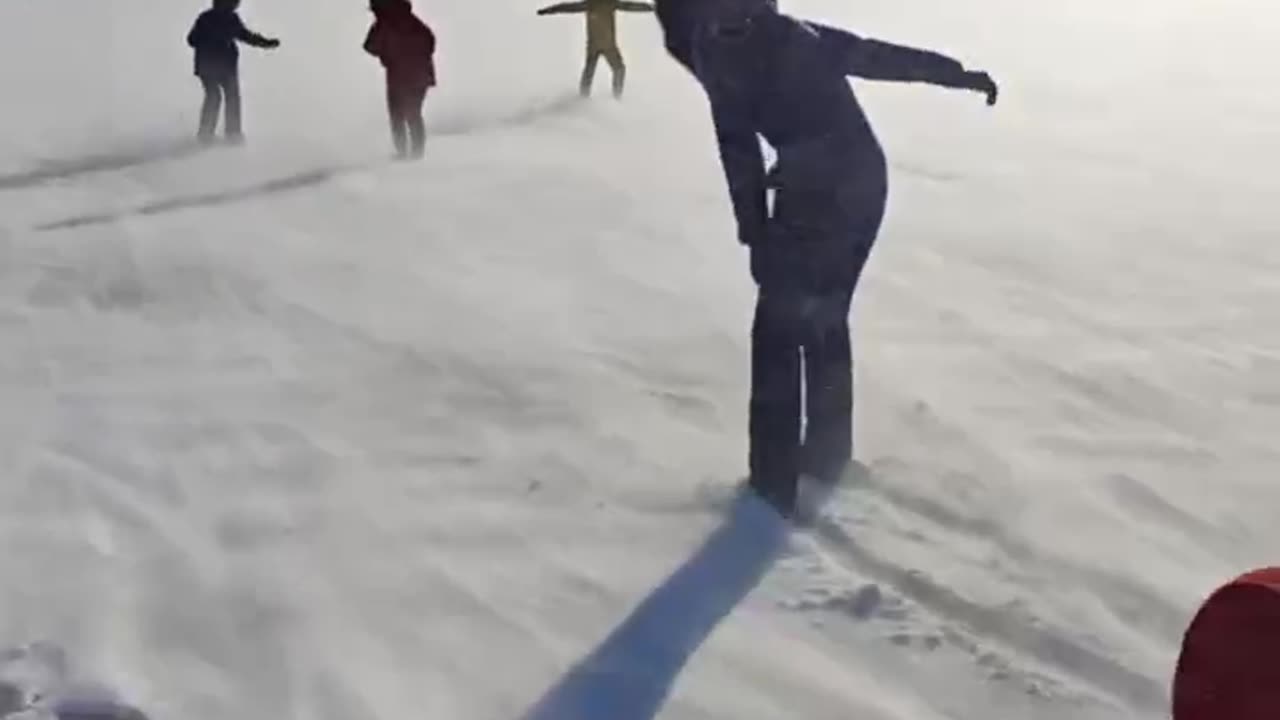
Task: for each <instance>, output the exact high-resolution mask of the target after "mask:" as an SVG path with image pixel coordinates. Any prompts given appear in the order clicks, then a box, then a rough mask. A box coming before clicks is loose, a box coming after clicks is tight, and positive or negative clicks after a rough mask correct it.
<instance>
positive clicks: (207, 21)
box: [187, 6, 279, 78]
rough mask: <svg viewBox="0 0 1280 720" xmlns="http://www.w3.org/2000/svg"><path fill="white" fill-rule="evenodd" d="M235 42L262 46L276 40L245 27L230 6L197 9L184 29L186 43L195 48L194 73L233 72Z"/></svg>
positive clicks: (236, 57)
mask: <svg viewBox="0 0 1280 720" xmlns="http://www.w3.org/2000/svg"><path fill="white" fill-rule="evenodd" d="M237 42H243V43H247V44H249V45H253V46H255V47H265V48H269V47H275V46H276V45H278V44H279V43H278V42H277V41H275V40H272V39H269V38H266V37H263V36H261V35H259V34H258V33H255V32H253V31H252V30H250V29H249V28H247V27H245V25H244V21H242V20H241V19H240V15H239V14H237V13H236V11H235V10H233V9H230V8H226V7H219V6H215V7H214V8H211V9H209V10H205V11H204V12H203V13H200V16H199V17H198V18H196V22H195V24H194V25H193V26H192V27H191V31H190V32H189V33H187V45H190V46H191V47H192V48H194V49H195V51H196V60H195V73H196V75H199V76H201V77H214V78H219V77H227V76H230V75H234V74H236V72H237V70H238V66H239V62H240V49H239V47H237V45H236V43H237Z"/></svg>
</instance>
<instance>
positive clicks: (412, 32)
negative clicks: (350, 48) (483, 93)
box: [364, 0, 436, 158]
mask: <svg viewBox="0 0 1280 720" xmlns="http://www.w3.org/2000/svg"><path fill="white" fill-rule="evenodd" d="M369 9H370V10H372V11H373V17H374V21H373V27H371V28H369V34H368V36H367V37H366V38H365V41H364V50H365V52H367V53H369V54H370V55H372V56H374V57H376V58H378V60H380V61H381V62H382V67H384V68H386V73H387V112H388V114H389V115H390V117H391V140H392V142H393V143H394V144H395V149H396V155H397V156H398V157H401V158H404V157H408V156H410V155H411V156H412V157H415V158H418V157H422V150H423V146H424V145H425V144H426V139H427V130H426V123H425V122H423V119H422V103H423V101H425V100H426V97H427V89H428V88H431V87H434V86H435V84H436V70H435V61H434V56H435V51H436V36H435V33H433V32H432V31H431V28H430V27H428V26H427V24H426V23H424V22H422V20H421V19H419V18H418V17H417V16H416V15H414V14H413V7H412V6H411V5H410V4H409V0H372V1H371V3H370V5H369Z"/></svg>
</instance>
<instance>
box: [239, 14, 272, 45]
mask: <svg viewBox="0 0 1280 720" xmlns="http://www.w3.org/2000/svg"><path fill="white" fill-rule="evenodd" d="M236 24H237V25H238V26H239V27H237V28H236V39H237V40H239V41H240V42H242V43H244V44H246V45H252V46H254V47H260V48H273V47H277V46H279V45H280V41H279V40H276V39H275V38H269V37H264V36H262V35H259V34H258V33H256V32H254V31H252V30H250V29H249V28H247V27H245V26H244V23H243V22H241V21H240V19H239V18H236Z"/></svg>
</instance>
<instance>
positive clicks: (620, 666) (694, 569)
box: [523, 491, 791, 720]
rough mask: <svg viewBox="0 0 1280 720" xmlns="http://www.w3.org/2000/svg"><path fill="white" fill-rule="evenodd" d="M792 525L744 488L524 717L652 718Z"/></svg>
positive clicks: (761, 572)
mask: <svg viewBox="0 0 1280 720" xmlns="http://www.w3.org/2000/svg"><path fill="white" fill-rule="evenodd" d="M790 528H791V525H790V523H788V522H786V521H784V520H783V519H782V518H781V516H779V515H778V514H777V513H776V512H775V511H774V510H773V509H772V508H771V507H770V506H769V505H767V504H765V503H764V502H763V501H761V500H760V499H759V498H758V497H757V496H755V495H754V494H753V493H750V492H745V491H744V492H741V493H739V494H738V495H737V497H736V498H735V499H734V501H733V503H732V505H731V507H730V508H729V513H728V516H727V517H726V518H725V521H724V522H723V524H721V525H720V527H718V528H717V529H716V530H715V531H714V532H713V533H712V534H711V535H710V536H709V537H708V538H707V539H706V541H704V542H703V544H702V546H701V547H699V548H698V551H697V552H696V553H694V555H693V556H692V557H690V558H689V559H688V560H687V561H685V563H684V564H683V565H681V566H680V568H679V569H677V570H676V571H675V572H674V573H673V574H672V575H671V576H670V577H668V578H667V579H666V580H665V581H664V582H663V583H662V584H661V585H660V586H658V588H657V589H656V590H654V591H653V592H652V593H650V594H649V596H648V597H647V598H645V600H644V602H642V603H641V604H640V606H639V607H637V608H636V609H635V610H634V611H632V613H631V615H630V616H628V617H627V619H626V620H624V621H623V622H622V624H621V625H619V626H618V627H617V628H616V629H615V630H614V631H613V632H612V633H611V634H610V635H609V636H608V637H607V638H605V640H604V642H602V643H601V644H600V645H599V646H598V647H597V648H596V649H595V650H594V651H593V652H592V653H591V654H590V655H588V656H587V657H586V658H584V659H583V660H581V661H580V662H579V663H578V664H577V665H576V666H574V668H573V669H572V670H570V671H569V673H568V674H567V675H565V676H564V677H563V678H561V679H560V681H559V682H557V683H556V684H555V685H554V686H552V688H551V689H550V690H548V691H547V692H546V694H545V695H543V697H542V699H540V700H539V701H538V703H537V704H536V705H534V706H533V708H532V709H530V710H529V711H528V712H527V713H526V714H525V716H524V718H523V720H600V718H609V720H651V718H653V717H654V716H656V715H657V714H658V710H659V709H661V707H662V705H663V703H664V702H665V701H666V699H667V695H668V694H669V693H670V691H671V687H672V685H673V684H674V683H675V680H676V677H677V676H678V675H679V674H680V671H681V670H682V669H683V668H684V666H685V664H686V663H687V662H688V661H689V658H690V657H691V656H692V655H693V653H694V652H695V651H696V650H697V649H698V647H699V646H700V645H701V644H702V643H703V641H704V640H706V639H707V637H708V636H709V635H710V634H711V631H712V630H713V629H715V627H716V625H718V624H719V623H720V621H721V620H723V619H724V618H725V617H727V616H728V615H729V613H731V612H732V611H733V609H734V608H735V607H736V606H737V605H738V603H740V602H741V601H742V600H743V598H745V597H746V596H747V595H748V594H749V593H750V592H751V590H752V589H753V588H754V587H755V586H756V585H757V584H759V582H760V580H761V579H762V578H763V577H764V576H765V574H766V573H767V572H768V571H769V569H770V567H772V566H773V564H774V562H775V561H776V560H777V559H778V557H779V556H780V555H781V554H782V551H783V550H784V549H785V547H786V544H787V537H788V535H789V531H790Z"/></svg>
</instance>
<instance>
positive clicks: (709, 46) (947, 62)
mask: <svg viewBox="0 0 1280 720" xmlns="http://www.w3.org/2000/svg"><path fill="white" fill-rule="evenodd" d="M753 3H754V6H753ZM744 8H746V9H745V10H744ZM657 15H658V20H659V23H660V24H661V26H662V31H663V36H664V42H665V45H666V47H667V50H668V51H669V52H670V54H671V55H672V56H673V57H674V58H675V59H676V60H677V61H678V62H680V63H681V64H682V65H683V66H684V67H685V68H687V69H688V70H689V71H690V72H692V73H693V75H694V76H695V77H696V78H697V80H698V81H699V83H701V85H702V86H703V88H704V89H705V91H706V93H707V97H708V99H709V101H710V104H711V113H712V119H713V122H714V124H715V132H716V138H717V141H718V144H719V150H720V158H721V162H722V165H723V168H724V172H725V177H726V179H727V181H728V185H729V194H730V197H731V199H732V203H733V210H734V215H735V218H736V220H737V224H738V237H739V240H740V241H741V242H743V243H745V244H752V243H754V242H756V241H757V240H759V239H761V238H763V237H764V236H765V232H766V224H767V221H768V207H767V201H766V188H767V187H771V186H772V187H779V188H780V189H779V192H780V193H781V192H783V191H784V190H785V189H787V188H790V189H793V190H799V191H804V190H805V189H807V188H813V189H816V190H822V189H830V188H833V187H839V186H843V187H846V188H847V187H850V186H853V187H855V190H854V193H853V194H854V195H855V196H856V195H859V194H861V195H862V196H863V199H864V200H865V202H868V203H873V202H879V203H881V204H883V202H884V196H885V194H886V192H887V178H886V175H887V170H886V163H885V157H884V153H883V150H882V149H881V146H880V143H879V141H878V139H877V138H876V136H875V133H874V132H873V131H872V129H871V125H870V123H869V122H868V120H867V117H866V115H865V114H864V112H863V110H862V107H861V106H860V104H859V103H858V100H857V97H856V96H855V94H854V92H853V89H852V87H850V85H849V83H848V81H847V79H846V77H847V76H853V77H859V78H867V79H872V80H893V81H902V82H929V83H934V84H938V85H944V86H951V87H965V86H966V85H967V84H970V83H971V81H967V80H966V77H965V75H966V72H965V69H964V68H963V66H962V65H961V64H960V63H959V62H957V61H955V60H952V59H950V58H948V57H945V56H943V55H939V54H937V53H933V52H928V51H924V50H916V49H912V48H907V47H901V46H898V45H891V44H889V43H885V42H881V41H878V40H872V39H867V38H862V37H859V36H857V35H854V34H853V33H849V32H846V31H844V30H839V29H837V28H833V27H828V26H826V25H821V24H818V23H813V22H804V21H801V20H797V19H794V18H791V17H789V16H787V15H784V14H781V13H779V12H777V10H776V9H775V7H774V5H773V3H772V2H770V1H769V0H741V1H740V2H737V3H729V2H725V0H657ZM759 137H763V138H764V139H765V140H766V141H767V142H768V143H769V145H770V146H772V147H773V148H774V149H775V150H776V151H777V154H778V161H777V165H776V166H775V168H774V170H773V172H772V173H771V174H768V175H767V174H766V170H765V164H764V158H763V155H762V152H761V148H760V143H759V139H758V138H759ZM835 209H836V208H834V206H833V210H835Z"/></svg>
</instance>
